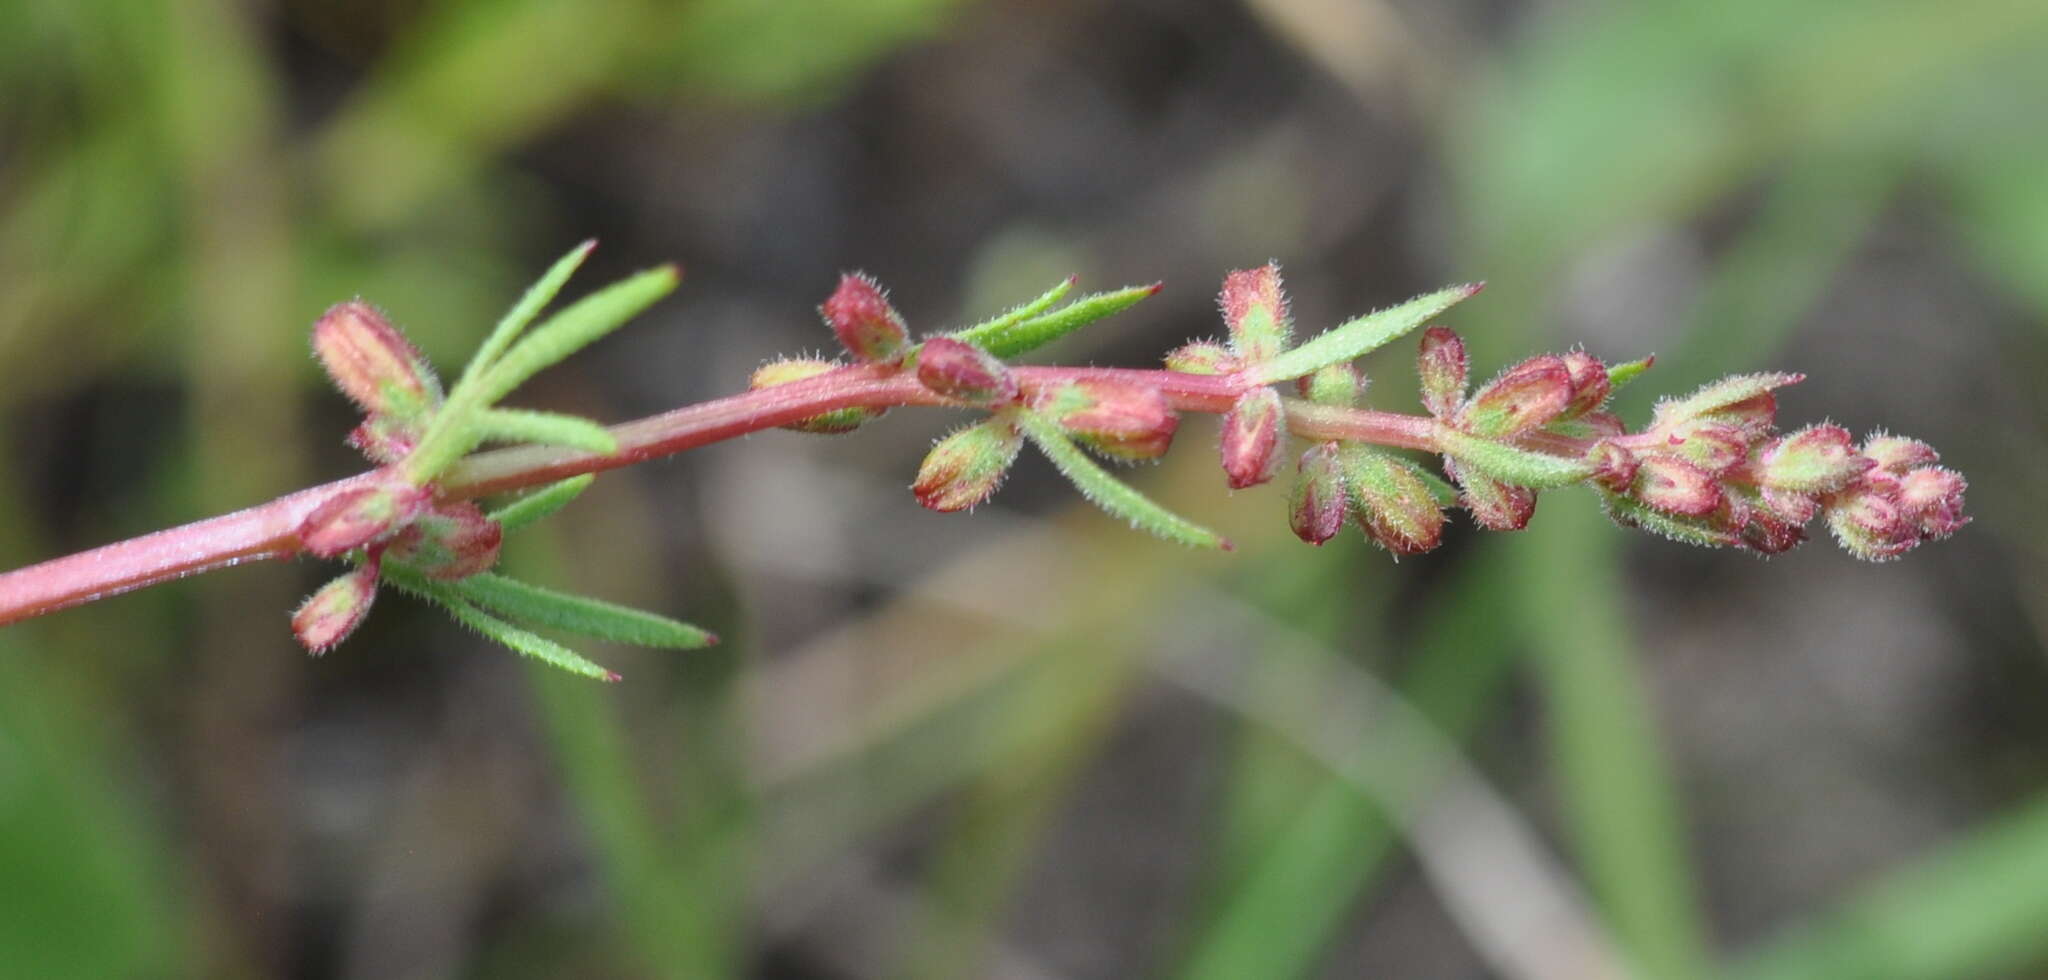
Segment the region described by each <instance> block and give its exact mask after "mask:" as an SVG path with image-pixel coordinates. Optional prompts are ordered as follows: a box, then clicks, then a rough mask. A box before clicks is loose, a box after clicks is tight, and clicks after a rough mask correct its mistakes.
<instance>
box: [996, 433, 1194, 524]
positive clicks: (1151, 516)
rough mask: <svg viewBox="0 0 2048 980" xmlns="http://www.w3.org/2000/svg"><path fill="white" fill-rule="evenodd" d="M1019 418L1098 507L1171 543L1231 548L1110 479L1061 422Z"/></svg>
mask: <svg viewBox="0 0 2048 980" xmlns="http://www.w3.org/2000/svg"><path fill="white" fill-rule="evenodd" d="M1016 419H1017V425H1018V427H1020V428H1022V429H1023V430H1024V434H1025V435H1027V436H1029V437H1030V438H1031V441H1032V442H1033V443H1034V444H1036V445H1037V446H1038V448H1039V451H1041V452H1043V453H1045V455H1046V458H1048V459H1050V460H1052V463H1053V465H1054V466H1057V467H1059V470H1060V472H1061V473H1063V474H1065V475H1066V477H1067V479H1068V480H1071V481H1073V484H1074V487H1075V488H1076V489H1078V490H1080V491H1081V495H1082V496H1084V497H1087V498H1088V500H1089V501H1090V502H1092V503H1094V504H1095V506H1097V507H1100V508H1102V509H1103V510H1105V511H1108V512H1109V513H1110V514H1111V515H1113V516H1116V517H1121V518H1123V519H1124V520H1127V521H1130V522H1131V525H1132V526H1133V527H1137V528H1142V529H1144V530H1146V531H1149V532H1151V533H1152V534H1155V535H1157V536H1159V537H1162V538H1165V539H1166V540H1168V541H1177V542H1179V543H1181V544H1185V545H1190V546H1193V547H1196V548H1222V549H1225V550H1228V549H1229V548H1230V542H1229V541H1227V540H1225V539H1224V538H1223V536H1222V535H1220V534H1217V533H1216V532H1214V531H1211V530H1209V529H1208V528H1205V527H1202V526H1201V525H1199V524H1195V523H1194V522H1192V521H1189V520H1188V519H1186V518H1184V517H1181V516H1180V515H1178V514H1175V513H1173V512H1172V511H1169V510H1167V509H1166V508H1164V507H1161V506H1159V505H1158V504H1156V503H1154V502H1153V501H1152V499H1151V498H1149V497H1147V496H1145V495H1144V494H1141V493H1139V492H1138V491H1136V490H1133V489H1131V488H1130V487H1129V486H1127V485H1126V484H1124V483H1123V482H1122V481H1120V480H1118V479H1117V478H1116V477H1114V476H1111V475H1110V474H1109V471H1107V470H1104V469H1103V468H1102V467H1101V466H1100V465H1099V464H1097V463H1096V462H1095V461H1094V460H1092V459H1089V458H1088V454H1087V453H1084V452H1082V451H1081V448H1080V447H1079V446H1076V445H1074V443H1073V441H1072V440H1070V439H1068V438H1067V433H1066V432H1065V430H1062V429H1061V428H1060V427H1059V423H1057V422H1054V421H1053V420H1052V419H1050V418H1047V417H1046V416H1044V415H1041V414H1039V413H1037V412H1033V411H1029V410H1020V411H1018V412H1017V413H1016Z"/></svg>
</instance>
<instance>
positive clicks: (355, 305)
mask: <svg viewBox="0 0 2048 980" xmlns="http://www.w3.org/2000/svg"><path fill="white" fill-rule="evenodd" d="M313 353H314V354H315V355H317V356H318V357H319V358H320V365H321V366H322V367H324V368H326V369H327V376H328V377H330V378H333V379H334V384H335V386H336V387H339V388H340V389H341V390H342V393H343V394H346V395H347V396H348V397H349V399H350V400H351V401H353V402H355V403H356V404H357V405H360V406H362V409H363V411H365V412H367V413H370V414H372V415H386V416H390V417H392V418H397V419H402V420H405V421H407V422H412V423H419V422H422V421H424V420H425V419H426V417H427V416H428V415H430V414H431V413H432V412H433V410H434V409H436V408H439V407H440V405H441V383H440V382H439V381H436V380H435V379H434V372H433V369H432V368H430V367H429V366H428V365H427V360H426V358H425V357H422V356H421V355H420V352H419V350H418V349H417V348H415V347H413V345H412V342H411V341H409V340H406V339H405V335H404V334H401V333H399V332H398V328H397V327H394V326H392V325H391V321H390V320H387V319H385V318H384V314H382V313H379V312H377V309H376V308H375V307H373V306H371V305H370V304H368V303H364V302H361V301H353V300H352V301H350V302H347V303H341V304H338V305H336V306H334V307H332V308H330V309H329V310H328V311H327V312H326V313H324V314H322V315H321V317H320V319H319V321H318V322H316V323H314V324H313Z"/></svg>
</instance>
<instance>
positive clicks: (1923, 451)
mask: <svg viewBox="0 0 2048 980" xmlns="http://www.w3.org/2000/svg"><path fill="white" fill-rule="evenodd" d="M1863 455H1865V456H1868V457H1870V458H1871V459H1872V460H1874V461H1876V463H1877V465H1878V467H1879V468H1880V469H1884V470H1888V471H1890V472H1891V473H1894V474H1896V475H1898V476H1905V475H1906V474H1907V473H1908V472H1910V471H1912V470H1915V469H1918V468H1920V467H1922V466H1928V465H1932V464H1933V463H1936V462H1939V461H1940V460H1941V454H1940V453H1937V452H1935V451H1934V447H1933V446H1930V445H1928V444H1926V443H1924V442H1921V441H1920V440H1918V439H1908V438H1906V437H1905V436H1894V435H1887V434H1884V433H1872V434H1871V436H1870V438H1868V439H1865V440H1863Z"/></svg>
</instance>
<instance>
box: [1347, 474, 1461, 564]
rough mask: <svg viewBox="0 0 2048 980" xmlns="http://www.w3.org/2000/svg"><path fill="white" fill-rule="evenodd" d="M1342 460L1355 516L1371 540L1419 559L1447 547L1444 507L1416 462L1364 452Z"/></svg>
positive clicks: (1401, 553) (1398, 552)
mask: <svg viewBox="0 0 2048 980" xmlns="http://www.w3.org/2000/svg"><path fill="white" fill-rule="evenodd" d="M1340 458H1341V460H1342V462H1343V466H1344V478H1345V483H1346V484H1347V485H1348V486H1349V488H1350V491H1351V496H1352V516H1353V517H1354V518H1355V519H1357V521H1358V525H1359V527H1361V528H1364V529H1365V534H1366V536H1367V537H1369V538H1371V539H1373V540H1374V541H1376V542H1378V543H1379V545H1380V546H1381V547H1383V548H1385V549H1387V550H1388V551H1391V552H1393V553H1394V554H1395V555H1396V556H1400V555H1419V554H1422V553H1423V552H1425V551H1429V550H1431V549H1433V548H1435V547H1436V546H1437V545H1439V544H1442V543H1443V539H1444V511H1443V508H1442V507H1440V506H1438V505H1437V502H1436V497H1435V496H1434V495H1433V494H1431V493H1430V492H1429V485H1428V484H1427V483H1424V482H1423V479H1422V475H1421V474H1420V473H1419V472H1417V471H1416V468H1415V464H1413V463H1410V462H1408V461H1407V460H1405V459H1399V458H1396V457H1393V456H1388V455H1386V454H1384V453H1377V452H1373V451H1371V450H1369V449H1362V448H1354V449H1349V450H1346V451H1344V453H1343V454H1342V456H1341V457H1340Z"/></svg>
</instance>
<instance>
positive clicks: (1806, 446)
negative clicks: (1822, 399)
mask: <svg viewBox="0 0 2048 980" xmlns="http://www.w3.org/2000/svg"><path fill="white" fill-rule="evenodd" d="M1873 465H1876V464H1875V462H1874V461H1873V460H1871V459H1870V457H1868V456H1864V455H1862V454H1860V453H1858V452H1857V451H1856V446H1855V439H1854V437H1852V436H1850V435H1849V430H1847V429H1844V428H1842V427H1841V426H1839V425H1810V426H1807V427H1806V428H1804V429H1800V430H1799V431H1797V432H1794V433H1791V434H1790V435H1786V436H1783V437H1780V438H1778V439H1774V440H1772V441H1771V442H1769V443H1767V444H1766V445H1765V446H1764V447H1763V450H1762V452H1760V453H1758V455H1757V463H1756V472H1757V482H1759V483H1761V484H1763V485H1764V486H1767V487H1773V488H1775V489H1779V490H1792V491H1796V492H1800V493H1832V492H1834V491H1836V490H1840V489H1842V488H1843V487H1845V486H1848V485H1849V481H1851V480H1854V479H1855V478H1857V477H1858V476H1861V475H1862V474H1863V471H1865V470H1867V469H1870V468H1871V467H1872V466H1873Z"/></svg>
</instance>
